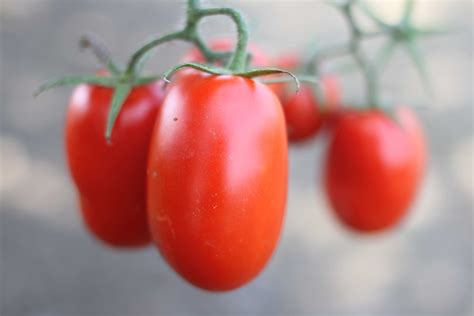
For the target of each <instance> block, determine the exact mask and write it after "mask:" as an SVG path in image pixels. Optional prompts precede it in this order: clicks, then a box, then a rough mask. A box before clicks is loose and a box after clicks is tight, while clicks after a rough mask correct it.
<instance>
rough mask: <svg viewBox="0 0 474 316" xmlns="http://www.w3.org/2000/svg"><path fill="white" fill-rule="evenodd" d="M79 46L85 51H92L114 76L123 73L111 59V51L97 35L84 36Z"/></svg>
mask: <svg viewBox="0 0 474 316" xmlns="http://www.w3.org/2000/svg"><path fill="white" fill-rule="evenodd" d="M79 46H80V47H81V48H83V49H91V50H92V52H93V53H94V56H96V57H97V60H98V61H99V63H101V64H102V65H104V66H105V67H106V68H107V70H108V71H109V72H110V73H111V74H112V75H114V76H118V75H119V74H120V73H121V70H120V68H119V67H118V66H117V65H116V64H115V63H114V61H113V60H112V57H110V53H109V50H108V49H107V47H106V46H105V45H104V43H103V42H102V40H100V39H99V38H98V37H97V36H96V35H94V34H84V35H82V36H81V38H80V39H79Z"/></svg>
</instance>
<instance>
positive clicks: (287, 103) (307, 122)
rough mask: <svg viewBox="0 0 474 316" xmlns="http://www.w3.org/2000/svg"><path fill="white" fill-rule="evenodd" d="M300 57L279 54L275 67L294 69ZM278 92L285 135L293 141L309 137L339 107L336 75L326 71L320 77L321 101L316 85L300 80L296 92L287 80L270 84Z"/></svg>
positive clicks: (314, 133) (297, 65)
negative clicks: (325, 73) (283, 117)
mask: <svg viewBox="0 0 474 316" xmlns="http://www.w3.org/2000/svg"><path fill="white" fill-rule="evenodd" d="M299 64H300V61H299V60H298V58H297V57H296V56H295V55H292V54H289V55H282V56H281V57H280V58H279V59H278V62H277V65H278V67H281V68H283V69H290V70H295V69H297V68H298V67H299ZM271 86H272V90H273V91H274V92H275V93H276V94H277V95H278V97H279V99H280V101H281V103H282V104H283V110H284V112H285V119H286V126H287V131H288V139H289V140H290V142H293V143H296V142H301V141H304V140H308V139H310V138H312V137H313V136H314V135H316V134H317V132H318V131H319V130H320V129H321V127H322V126H323V124H324V123H327V122H328V119H330V118H331V116H332V114H334V113H335V112H336V110H337V108H338V107H339V103H340V91H339V84H338V82H337V80H336V78H335V77H333V76H330V75H326V76H325V77H323V78H322V80H321V94H322V97H323V98H324V101H323V103H321V101H319V100H318V98H317V95H316V93H315V90H314V89H315V87H312V86H310V85H309V84H303V85H302V87H301V89H300V91H299V92H298V93H297V94H296V93H295V91H294V88H293V86H289V85H288V84H281V83H279V84H274V85H271Z"/></svg>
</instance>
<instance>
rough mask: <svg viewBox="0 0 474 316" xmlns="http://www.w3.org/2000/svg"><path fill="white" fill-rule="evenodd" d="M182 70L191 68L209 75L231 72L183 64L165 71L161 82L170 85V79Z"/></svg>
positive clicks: (207, 66) (194, 64) (196, 64)
mask: <svg viewBox="0 0 474 316" xmlns="http://www.w3.org/2000/svg"><path fill="white" fill-rule="evenodd" d="M184 68H192V69H196V70H199V71H202V72H205V73H208V74H211V75H230V74H232V72H231V71H230V70H228V69H226V68H220V67H215V66H209V65H204V64H199V63H185V64H181V65H178V66H176V67H173V68H171V69H170V70H168V71H166V72H165V73H164V74H163V80H164V81H165V83H170V82H171V77H172V76H173V75H174V74H175V73H177V72H178V71H180V70H182V69H184Z"/></svg>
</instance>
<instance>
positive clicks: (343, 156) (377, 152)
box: [325, 107, 426, 232]
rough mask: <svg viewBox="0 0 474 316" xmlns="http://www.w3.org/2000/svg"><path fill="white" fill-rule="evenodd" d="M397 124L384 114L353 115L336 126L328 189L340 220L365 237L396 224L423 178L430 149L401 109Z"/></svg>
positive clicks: (415, 122) (413, 119)
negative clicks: (428, 149) (364, 234)
mask: <svg viewBox="0 0 474 316" xmlns="http://www.w3.org/2000/svg"><path fill="white" fill-rule="evenodd" d="M395 116H396V119H395V121H394V119H393V118H390V117H388V116H387V115H386V114H385V113H383V112H381V111H379V110H365V111H360V112H357V111H355V110H354V111H348V112H345V113H342V114H341V115H340V116H339V117H338V119H337V122H336V123H335V128H334V134H333V138H332V140H331V143H330V146H329V152H328V155H327V161H326V169H325V172H326V173H325V188H326V193H327V196H328V199H329V202H330V204H331V206H332V208H333V209H334V211H335V213H336V215H337V217H338V218H339V219H340V220H341V221H342V222H343V223H344V224H346V225H347V226H348V227H350V228H352V229H354V230H356V231H362V232H369V231H379V230H383V229H386V228H389V227H392V226H394V225H396V224H397V223H398V222H399V221H400V220H401V219H402V218H403V217H404V215H405V214H406V212H407V210H408V208H409V206H410V204H411V202H412V201H413V199H414V197H415V194H416V192H417V189H418V186H419V184H420V180H421V178H422V175H423V172H424V168H425V160H426V148H425V141H424V136H423V131H422V128H421V127H420V124H419V123H418V120H417V119H416V117H415V115H414V113H413V112H412V111H411V110H410V109H409V108H407V107H398V108H397V109H396V112H395Z"/></svg>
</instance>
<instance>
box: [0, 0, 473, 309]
mask: <svg viewBox="0 0 474 316" xmlns="http://www.w3.org/2000/svg"><path fill="white" fill-rule="evenodd" d="M0 4H1V6H0V10H1V23H0V28H1V37H0V40H1V41H0V44H1V90H0V98H1V102H0V106H1V114H0V118H1V122H0V124H1V128H0V131H1V135H0V146H1V147H0V148H1V174H0V193H1V213H0V215H1V228H0V230H1V266H0V267H1V279H0V280H1V288H0V291H1V299H2V301H1V310H0V314H1V315H5V316H6V315H8V316H13V315H42V316H45V315H48V316H49V315H51V316H53V315H137V316H140V315H302V314H305V315H327V314H348V315H351V314H358V315H422V314H423V315H469V314H472V312H473V303H472V298H473V243H472V242H473V233H472V227H473V179H472V161H473V107H472V105H473V94H472V86H473V78H472V74H473V51H472V48H473V45H472V44H473V42H472V39H473V34H472V29H473V25H472V21H473V2H472V1H469V0H464V1H463V0H453V1H449V0H431V1H421V2H418V3H417V6H416V9H415V21H416V22H417V23H418V25H420V26H423V25H436V26H448V27H450V28H456V29H458V30H460V31H458V32H455V33H451V34H449V35H446V36H440V37H432V38H427V39H425V40H422V42H421V45H420V47H421V49H422V50H423V51H424V52H425V56H426V63H427V64H428V65H429V72H430V76H431V79H432V81H433V86H434V90H435V97H430V96H427V95H426V94H425V93H424V91H423V86H422V84H421V83H420V82H419V80H418V77H417V74H416V72H415V70H414V68H413V67H412V64H411V61H410V60H409V59H408V57H407V55H406V54H405V52H404V51H403V50H397V52H396V54H395V55H394V57H393V59H392V61H391V63H390V65H389V67H388V69H387V70H386V71H385V72H384V77H383V80H382V85H383V89H384V90H383V91H384V95H385V96H387V97H392V98H393V99H394V100H397V101H398V102H400V103H403V104H408V105H415V106H417V109H416V111H417V114H418V115H419V117H420V119H421V121H422V123H423V125H424V127H425V131H426V136H427V141H428V143H429V149H430V161H429V167H428V170H427V172H426V177H425V180H424V183H423V186H422V188H421V190H420V194H419V196H418V199H417V200H416V201H415V203H414V205H413V207H412V209H411V212H410V214H409V216H408V217H407V219H406V220H405V221H404V222H403V224H402V225H401V226H400V227H398V228H397V229H396V230H393V231H390V232H387V233H383V234H378V235H373V236H359V235H354V234H352V233H350V232H348V231H346V230H345V229H344V228H343V227H342V226H340V224H339V223H338V222H337V221H336V220H335V218H334V217H333V215H332V214H331V211H330V209H329V208H328V205H327V203H326V200H325V197H324V194H323V191H322V186H321V174H322V172H321V170H322V163H323V161H324V154H325V147H326V145H327V137H324V136H323V137H319V138H318V139H317V140H315V141H313V142H310V143H307V144H305V145H303V146H298V147H294V148H291V152H290V154H291V156H290V192H289V200H288V212H287V217H286V223H285V226H284V231H283V234H282V238H281V242H280V244H279V247H278V250H277V252H276V253H275V255H274V257H273V259H272V261H271V262H270V264H269V265H268V267H267V268H266V269H265V270H264V271H263V273H262V274H261V275H260V276H259V277H258V278H257V279H256V280H255V281H253V282H252V283H250V284H249V285H247V286H245V287H243V288H241V289H239V290H236V291H233V292H230V293H224V294H211V293H207V292H204V291H201V290H198V289H196V288H194V287H192V286H190V285H188V284H187V283H185V282H184V281H182V280H181V279H180V278H179V277H178V276H177V275H176V274H175V273H174V272H173V271H172V270H171V269H170V268H169V267H168V266H167V265H166V264H165V263H164V262H163V260H162V259H161V258H160V256H159V254H158V252H157V251H156V250H155V249H154V248H152V247H150V248H147V249H144V250H136V251H118V250H114V249H110V248H107V247H105V246H103V245H102V244H101V243H99V242H97V241H96V240H94V239H93V238H92V237H91V236H90V235H89V233H88V232H87V231H86V229H85V227H84V226H83V224H82V219H81V217H80V214H79V212H78V208H77V205H76V196H75V191H74V186H73V184H72V183H71V181H70V178H69V175H68V171H67V168H66V165H65V157H64V151H63V125H64V117H65V111H66V107H67V103H68V98H69V94H70V91H71V89H69V88H62V89H56V90H54V91H51V92H48V93H45V94H44V95H42V96H41V97H39V98H36V99H33V98H32V96H31V94H32V91H33V90H34V88H35V87H36V86H38V84H39V83H41V82H43V81H44V80H45V79H49V78H51V77H55V76H60V75H64V74H80V73H90V72H93V71H95V70H96V69H97V67H98V65H97V63H96V62H95V59H94V58H93V57H92V56H91V55H90V53H81V52H80V51H79V49H78V45H77V40H78V39H79V36H80V35H81V34H83V33H84V32H86V31H92V32H94V33H96V34H98V35H100V36H101V37H102V38H104V39H106V42H107V44H108V45H109V46H110V49H111V51H112V53H113V55H114V57H115V58H116V60H121V61H123V62H125V60H126V58H127V56H128V55H129V54H130V53H131V52H132V50H134V49H136V48H137V47H138V46H139V45H140V44H142V43H143V42H144V41H145V40H146V39H147V38H149V37H150V36H151V35H154V34H155V35H158V34H164V33H165V32H168V31H172V30H175V29H176V28H177V27H178V26H179V25H180V22H182V21H183V19H184V17H183V13H184V11H183V10H184V1H160V0H136V1H126V0H116V1H114V0H82V1H79V0H2V1H0ZM205 4H206V5H210V6H212V5H223V4H225V5H229V6H232V7H236V8H238V9H241V10H242V11H244V12H245V14H246V16H247V19H248V21H249V23H250V25H251V30H252V33H251V34H252V35H251V39H252V41H254V42H257V43H258V44H259V45H260V46H262V47H263V48H264V49H265V50H266V51H267V52H269V53H270V54H272V55H276V54H278V53H279V52H286V51H293V50H297V51H304V50H305V49H307V48H308V47H310V45H314V43H317V44H318V45H321V46H325V45H331V44H335V43H341V42H344V41H345V40H346V39H347V38H348V32H347V29H346V25H345V23H344V20H343V19H342V18H341V17H340V16H339V15H338V12H337V11H335V10H334V9H333V8H331V7H329V6H327V5H325V4H324V2H323V1H290V0H287V1H263V0H262V1H250V0H249V1H209V2H207V1H205ZM371 4H372V6H373V7H374V8H375V9H376V10H377V12H379V13H380V14H382V15H383V16H384V17H386V18H387V19H389V20H392V21H395V20H396V19H397V18H398V17H399V16H400V13H401V7H402V2H401V1H396V0H385V1H377V2H376V3H374V2H372V3H371ZM201 30H202V32H203V34H204V35H205V36H206V37H207V38H209V37H210V35H211V33H212V34H215V35H216V36H218V35H225V34H231V32H232V31H233V26H232V25H231V23H229V22H227V21H226V20H225V19H224V18H212V19H209V20H207V21H206V22H205V23H203V25H202V29H201ZM370 45H378V43H373V44H370ZM188 47H189V46H188V45H187V44H183V43H174V44H169V45H165V46H164V47H162V48H160V49H159V51H158V53H157V55H156V56H155V58H154V59H153V61H152V62H151V63H150V67H149V69H150V70H153V71H154V72H157V73H159V72H161V71H163V70H165V69H167V68H168V67H170V66H171V65H173V64H174V63H176V62H177V61H178V59H179V56H180V55H181V54H182V53H183V52H184V51H185V50H186V49H187V48H188ZM370 47H371V46H369V49H371V48H370ZM343 83H344V91H345V99H346V101H347V102H350V101H351V100H357V99H358V98H360V96H361V95H362V92H361V91H362V85H361V83H360V80H359V77H358V75H357V74H355V75H349V76H345V77H344V80H343Z"/></svg>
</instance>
